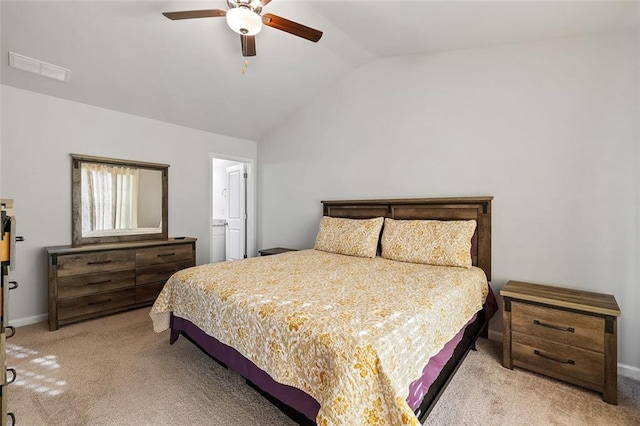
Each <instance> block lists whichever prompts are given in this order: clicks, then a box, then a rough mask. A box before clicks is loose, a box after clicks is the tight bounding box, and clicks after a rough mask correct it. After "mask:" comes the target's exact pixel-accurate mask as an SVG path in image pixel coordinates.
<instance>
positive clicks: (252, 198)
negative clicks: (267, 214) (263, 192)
mask: <svg viewBox="0 0 640 426" xmlns="http://www.w3.org/2000/svg"><path fill="white" fill-rule="evenodd" d="M214 159H218V160H229V161H237V162H238V163H245V164H246V165H247V206H246V209H247V215H248V218H247V257H255V256H256V253H257V251H256V235H257V229H256V225H257V223H258V221H257V211H258V209H257V205H256V176H257V172H256V160H255V158H246V157H238V156H235V155H228V154H219V153H216V152H211V153H209V262H211V255H212V253H213V247H212V246H213V241H212V239H211V228H212V227H213V160H214Z"/></svg>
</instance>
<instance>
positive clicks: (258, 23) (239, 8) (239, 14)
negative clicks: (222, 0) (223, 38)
mask: <svg viewBox="0 0 640 426" xmlns="http://www.w3.org/2000/svg"><path fill="white" fill-rule="evenodd" d="M252 3H254V1H253V0H247V1H242V0H238V1H233V0H227V4H228V5H229V7H230V9H229V10H228V11H227V24H228V25H229V27H230V28H231V29H232V30H233V31H235V32H236V33H238V34H240V35H247V36H252V35H256V34H258V33H259V32H260V30H261V29H262V18H261V17H260V12H261V11H262V6H261V3H260V2H256V3H257V5H258V7H257V8H255V7H253V6H252Z"/></svg>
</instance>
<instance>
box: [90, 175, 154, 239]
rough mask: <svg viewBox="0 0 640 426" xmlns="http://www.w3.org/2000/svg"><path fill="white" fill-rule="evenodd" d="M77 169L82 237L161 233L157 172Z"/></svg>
mask: <svg viewBox="0 0 640 426" xmlns="http://www.w3.org/2000/svg"><path fill="white" fill-rule="evenodd" d="M80 168H81V170H80V173H81V188H80V190H81V199H82V206H81V209H82V211H81V216H82V236H83V237H94V236H102V235H107V234H108V235H112V234H113V233H114V232H115V233H117V234H133V233H141V232H144V233H156V232H162V215H161V213H162V198H161V196H162V176H161V172H160V171H157V170H147V169H139V168H133V167H124V166H118V165H109V164H100V163H82V164H81V166H80ZM154 194H155V196H154Z"/></svg>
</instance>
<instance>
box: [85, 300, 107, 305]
mask: <svg viewBox="0 0 640 426" xmlns="http://www.w3.org/2000/svg"><path fill="white" fill-rule="evenodd" d="M112 300H113V299H107V300H101V301H100V302H89V303H87V304H88V305H89V306H94V305H104V304H105V303H109V302H111V301H112Z"/></svg>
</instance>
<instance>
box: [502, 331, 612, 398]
mask: <svg viewBox="0 0 640 426" xmlns="http://www.w3.org/2000/svg"><path fill="white" fill-rule="evenodd" d="M511 345H512V355H513V364H514V365H515V366H518V367H522V368H526V369H529V370H531V371H535V372H537V373H540V374H545V375H548V376H551V377H556V378H558V379H561V380H565V381H568V382H572V383H576V384H579V385H582V386H585V387H588V388H591V389H594V390H598V391H601V390H602V386H603V383H604V355H603V354H601V353H596V352H592V351H588V350H584V349H579V348H576V347H573V346H568V345H563V344H560V343H554V342H550V341H548V340H544V339H538V338H536V337H532V336H527V335H524V334H520V333H516V332H514V333H513V334H512V342H511Z"/></svg>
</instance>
